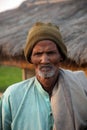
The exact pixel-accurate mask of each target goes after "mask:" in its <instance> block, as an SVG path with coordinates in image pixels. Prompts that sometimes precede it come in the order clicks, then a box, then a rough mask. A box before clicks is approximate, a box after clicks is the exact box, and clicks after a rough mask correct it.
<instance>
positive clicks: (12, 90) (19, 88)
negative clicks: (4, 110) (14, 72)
mask: <svg viewBox="0 0 87 130" xmlns="http://www.w3.org/2000/svg"><path fill="white" fill-rule="evenodd" d="M34 79H35V77H32V78H29V79H26V80H23V81H20V82H17V83H15V84H13V85H10V86H9V87H8V88H7V89H6V91H5V92H4V95H12V94H13V95H14V94H16V93H24V92H25V91H26V89H28V88H29V87H30V86H31V85H32V83H33V82H34Z"/></svg>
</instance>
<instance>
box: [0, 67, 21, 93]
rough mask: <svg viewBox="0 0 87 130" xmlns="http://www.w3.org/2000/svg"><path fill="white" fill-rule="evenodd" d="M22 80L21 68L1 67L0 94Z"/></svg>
mask: <svg viewBox="0 0 87 130" xmlns="http://www.w3.org/2000/svg"><path fill="white" fill-rule="evenodd" d="M21 80H22V71H21V69H20V68H16V67H10V66H0V92H3V91H5V89H6V88H7V87H8V86H9V85H11V84H14V83H16V82H19V81H21Z"/></svg>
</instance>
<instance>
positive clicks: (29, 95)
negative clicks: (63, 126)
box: [2, 77, 54, 130]
mask: <svg viewBox="0 0 87 130" xmlns="http://www.w3.org/2000/svg"><path fill="white" fill-rule="evenodd" d="M2 101H3V102H2V127H3V130H52V129H53V124H54V121H53V115H52V110H51V103H50V98H49V94H48V93H47V92H46V91H45V90H44V89H43V88H42V86H41V85H40V83H39V82H38V80H37V79H36V78H35V77H33V78H31V79H28V80H25V81H22V82H20V83H17V84H14V85H12V86H10V87H9V88H8V89H7V90H6V92H5V93H4V95H3V98H2Z"/></svg>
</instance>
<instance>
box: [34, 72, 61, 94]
mask: <svg viewBox="0 0 87 130" xmlns="http://www.w3.org/2000/svg"><path fill="white" fill-rule="evenodd" d="M58 77H59V74H58V73H56V75H55V76H53V77H50V78H42V77H37V79H38V81H39V82H40V83H41V85H42V87H43V89H44V90H45V91H47V92H48V93H49V95H51V94H52V90H53V88H54V86H55V84H56V82H57V80H58Z"/></svg>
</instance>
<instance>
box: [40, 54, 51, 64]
mask: <svg viewBox="0 0 87 130" xmlns="http://www.w3.org/2000/svg"><path fill="white" fill-rule="evenodd" d="M49 62H50V61H49V56H48V55H47V54H43V55H42V57H41V63H49Z"/></svg>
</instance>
